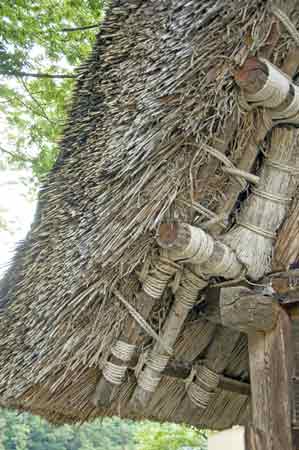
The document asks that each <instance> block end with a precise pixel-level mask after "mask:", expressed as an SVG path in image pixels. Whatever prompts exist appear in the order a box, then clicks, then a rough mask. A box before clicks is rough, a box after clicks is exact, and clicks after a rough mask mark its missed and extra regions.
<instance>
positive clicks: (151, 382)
mask: <svg viewBox="0 0 299 450" xmlns="http://www.w3.org/2000/svg"><path fill="white" fill-rule="evenodd" d="M160 380H161V377H160V376H157V377H154V376H152V375H149V373H148V372H147V371H146V370H145V371H143V372H142V376H141V377H140V378H139V379H138V386H140V387H141V388H142V389H143V390H144V391H147V392H155V390H156V389H157V387H158V384H159V383H160Z"/></svg>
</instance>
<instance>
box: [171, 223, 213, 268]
mask: <svg viewBox="0 0 299 450" xmlns="http://www.w3.org/2000/svg"><path fill="white" fill-rule="evenodd" d="M189 229H190V233H191V236H190V240H189V243H188V245H187V247H186V248H185V249H183V250H173V251H170V252H169V255H170V256H171V257H172V258H173V259H175V260H176V261H179V262H180V263H182V262H188V263H191V264H192V263H201V262H204V261H206V260H208V259H209V258H210V257H211V255H212V253H213V249H214V240H213V238H212V237H211V236H210V235H209V234H207V233H205V232H204V231H203V230H201V229H200V228H195V227H189Z"/></svg>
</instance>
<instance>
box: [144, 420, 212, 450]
mask: <svg viewBox="0 0 299 450" xmlns="http://www.w3.org/2000/svg"><path fill="white" fill-rule="evenodd" d="M206 440H207V437H206V434H205V433H204V432H203V431H199V430H197V429H195V428H191V427H188V426H183V425H176V424H170V423H165V424H158V423H152V422H145V423H144V424H143V425H142V426H140V427H139V428H138V430H137V433H136V441H137V443H138V444H137V450H180V449H181V448H183V447H191V448H193V447H194V448H195V447H196V449H201V450H204V449H205V448H206V446H205V445H206Z"/></svg>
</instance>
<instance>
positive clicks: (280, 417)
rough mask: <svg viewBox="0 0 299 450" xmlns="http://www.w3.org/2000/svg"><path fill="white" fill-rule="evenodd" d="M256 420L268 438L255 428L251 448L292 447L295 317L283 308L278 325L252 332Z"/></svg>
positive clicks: (283, 449)
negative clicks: (258, 433) (290, 315)
mask: <svg viewBox="0 0 299 450" xmlns="http://www.w3.org/2000/svg"><path fill="white" fill-rule="evenodd" d="M248 348H249V362H250V378H251V399H252V422H253V427H254V429H256V430H259V432H261V433H262V435H263V437H264V438H265V440H266V442H262V440H261V439H259V438H258V437H259V435H257V433H255V432H254V430H253V431H252V430H251V441H250V442H251V443H252V442H254V446H253V447H252V446H251V447H249V448H248V450H292V449H293V447H292V424H291V377H292V368H291V361H290V354H291V351H290V350H291V321H290V318H289V316H288V315H287V313H286V312H285V311H284V310H283V309H280V311H279V314H278V321H277V325H276V327H275V328H274V329H273V330H272V331H270V332H267V333H262V332H258V333H251V334H249V335H248Z"/></svg>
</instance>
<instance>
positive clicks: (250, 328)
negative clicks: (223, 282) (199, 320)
mask: <svg viewBox="0 0 299 450" xmlns="http://www.w3.org/2000/svg"><path fill="white" fill-rule="evenodd" d="M279 309H280V308H279V305H278V301H277V300H275V299H274V298H273V297H269V296H265V295H261V294H255V293H254V292H252V291H251V290H249V289H245V288H230V289H222V291H221V295H220V314H221V321H222V323H223V325H224V326H227V327H230V328H235V329H237V330H239V331H242V332H244V333H254V332H258V331H264V332H266V331H271V330H273V329H274V328H275V326H276V323H277V319H278V313H279Z"/></svg>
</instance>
